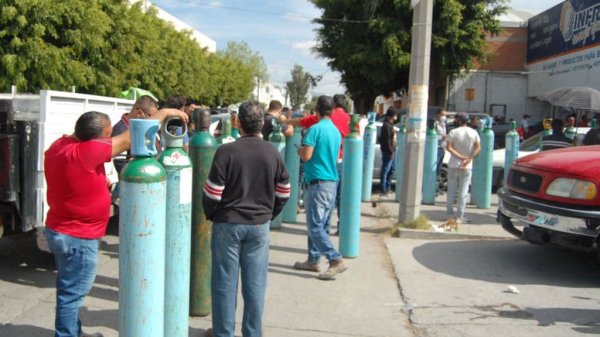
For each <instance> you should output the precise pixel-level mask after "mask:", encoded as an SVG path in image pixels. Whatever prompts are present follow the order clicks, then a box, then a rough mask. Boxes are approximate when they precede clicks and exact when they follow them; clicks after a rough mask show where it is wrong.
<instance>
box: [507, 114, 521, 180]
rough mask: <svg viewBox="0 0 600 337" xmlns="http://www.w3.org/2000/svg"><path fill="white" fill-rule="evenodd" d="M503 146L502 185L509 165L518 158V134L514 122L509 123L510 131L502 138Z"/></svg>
mask: <svg viewBox="0 0 600 337" xmlns="http://www.w3.org/2000/svg"><path fill="white" fill-rule="evenodd" d="M504 144H505V152H504V185H506V182H507V178H508V170H509V169H510V165H511V164H512V163H513V162H514V161H515V160H517V158H519V133H518V132H517V123H516V122H515V121H512V122H510V131H508V132H507V133H506V135H505V136H504Z"/></svg>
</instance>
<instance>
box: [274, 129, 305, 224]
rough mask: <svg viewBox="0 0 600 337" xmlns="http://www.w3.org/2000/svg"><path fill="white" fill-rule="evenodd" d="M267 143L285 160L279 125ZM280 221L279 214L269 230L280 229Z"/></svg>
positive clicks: (283, 142)
mask: <svg viewBox="0 0 600 337" xmlns="http://www.w3.org/2000/svg"><path fill="white" fill-rule="evenodd" d="M273 121H275V119H273ZM269 142H270V143H271V144H273V146H274V147H275V149H276V150H277V152H279V154H280V155H281V158H282V159H283V158H285V142H286V140H285V136H284V135H283V133H282V132H281V126H280V125H277V126H274V128H273V132H271V134H270V135H269ZM296 156H298V155H297V154H296ZM282 219H283V215H282V214H281V213H280V214H278V215H277V216H276V217H275V218H274V219H273V220H271V224H270V225H269V228H270V229H279V228H281V223H282Z"/></svg>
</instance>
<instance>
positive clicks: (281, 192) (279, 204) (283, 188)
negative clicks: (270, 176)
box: [273, 156, 292, 219]
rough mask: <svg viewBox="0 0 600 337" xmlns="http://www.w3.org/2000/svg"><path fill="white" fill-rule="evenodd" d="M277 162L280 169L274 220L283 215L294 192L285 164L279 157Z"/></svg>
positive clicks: (278, 169)
mask: <svg viewBox="0 0 600 337" xmlns="http://www.w3.org/2000/svg"><path fill="white" fill-rule="evenodd" d="M277 161H278V165H277V166H278V168H277V176H276V177H275V203H274V204H273V219H275V217H276V216H277V215H279V213H281V211H282V210H283V207H284V206H285V203H286V202H287V201H288V199H289V198H290V194H291V192H292V187H291V185H290V176H289V174H288V172H287V170H286V168H285V164H284V163H283V160H282V159H281V157H279V156H278V157H277Z"/></svg>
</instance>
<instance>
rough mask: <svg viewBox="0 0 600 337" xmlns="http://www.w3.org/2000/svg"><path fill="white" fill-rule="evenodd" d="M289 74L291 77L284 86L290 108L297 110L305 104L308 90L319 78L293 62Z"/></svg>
mask: <svg viewBox="0 0 600 337" xmlns="http://www.w3.org/2000/svg"><path fill="white" fill-rule="evenodd" d="M291 74H292V79H291V80H290V81H288V82H286V83H285V87H286V89H287V93H288V96H289V98H290V104H291V106H292V109H293V110H298V109H301V108H302V106H303V105H304V104H306V102H307V101H308V90H309V89H310V88H311V87H314V86H316V85H317V82H318V80H319V79H318V78H315V77H314V76H312V75H311V74H310V73H308V72H305V71H304V68H302V66H300V65H298V64H294V68H293V69H292V71H291Z"/></svg>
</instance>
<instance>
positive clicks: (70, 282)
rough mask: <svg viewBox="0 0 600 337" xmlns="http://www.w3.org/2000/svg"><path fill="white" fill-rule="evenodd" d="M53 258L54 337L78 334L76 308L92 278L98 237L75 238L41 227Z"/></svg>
mask: <svg viewBox="0 0 600 337" xmlns="http://www.w3.org/2000/svg"><path fill="white" fill-rule="evenodd" d="M45 234H46V237H47V238H48V245H49V246H50V251H51V252H52V254H54V259H55V261H56V270H57V275H56V318H55V322H54V325H55V330H56V333H55V334H54V336H55V337H79V336H80V335H81V321H80V320H79V308H80V307H81V304H82V303H83V298H84V297H85V296H86V295H87V294H88V293H89V291H90V289H91V288H92V285H93V284H94V279H95V278H96V266H97V265H98V239H78V238H75V237H72V236H69V235H65V234H61V233H58V232H55V231H53V230H51V229H49V228H46V229H45Z"/></svg>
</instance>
